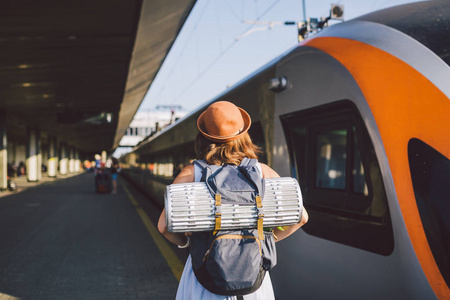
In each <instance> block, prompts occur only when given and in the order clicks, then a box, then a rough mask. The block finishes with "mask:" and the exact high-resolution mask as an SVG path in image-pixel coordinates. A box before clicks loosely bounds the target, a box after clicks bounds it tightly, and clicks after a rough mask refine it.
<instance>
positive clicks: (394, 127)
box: [303, 37, 450, 299]
mask: <svg viewBox="0 0 450 300" xmlns="http://www.w3.org/2000/svg"><path fill="white" fill-rule="evenodd" d="M303 45H307V46H310V47H314V48H317V49H320V50H322V51H324V52H326V53H328V54H330V55H331V56H333V57H334V58H335V59H337V60H338V61H339V62H341V63H342V64H343V65H344V66H345V67H346V68H347V69H348V70H349V71H350V73H351V74H352V75H353V77H354V78H355V80H356V82H357V83H358V85H359V87H360V88H361V90H362V92H363V94H364V96H365V98H366V100H367V102H368V104H369V107H370V108H371V110H372V113H373V115H374V118H375V121H376V122H377V126H378V129H379V131H380V135H381V138H382V140H383V144H384V147H385V151H386V155H387V158H388V161H389V165H390V168H391V172H392V176H393V180H394V184H395V188H396V193H397V197H398V200H399V204H400V208H401V211H402V214H403V217H404V220H405V224H406V228H407V230H408V234H409V236H410V238H411V241H412V244H413V246H414V249H415V251H416V254H417V257H418V259H419V262H420V264H421V266H422V268H423V270H424V273H425V275H426V277H427V278H428V281H429V283H430V285H431V287H432V288H433V291H434V292H435V293H436V295H437V296H438V297H439V298H442V299H450V290H449V288H448V287H447V285H446V283H445V281H444V279H443V277H442V275H441V273H440V271H439V269H438V267H437V265H436V262H435V260H434V257H433V255H432V252H431V250H430V247H429V245H428V242H427V238H426V236H425V232H424V229H423V225H422V222H421V219H420V215H419V211H418V208H417V204H416V201H415V197H414V191H413V186H412V182H411V175H410V171H409V162H408V153H407V151H408V150H407V147H408V142H409V140H410V139H411V138H414V137H415V138H419V139H421V140H423V141H424V142H426V143H427V144H429V145H430V146H432V147H434V148H435V149H436V150H438V151H439V152H441V153H442V154H443V155H445V156H446V157H447V158H450V147H449V145H450V135H449V132H450V125H449V124H450V122H449V116H450V101H449V99H448V98H447V97H446V96H445V95H444V94H443V93H442V92H441V91H440V90H438V89H437V88H436V87H435V86H434V85H433V84H432V83H431V82H430V81H429V80H428V79H427V78H425V77H424V76H423V75H422V74H420V73H419V72H418V71H417V70H415V69H413V68H412V67H411V66H409V65H408V64H406V63H405V62H403V61H401V60H400V59H398V58H396V57H395V56H393V55H391V54H389V53H386V52H385V51H383V50H380V49H378V48H376V47H373V46H370V45H368V44H365V43H361V42H358V41H355V40H349V39H345V38H337V37H318V38H315V39H311V40H307V41H305V42H304V43H303Z"/></svg>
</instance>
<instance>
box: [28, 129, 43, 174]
mask: <svg viewBox="0 0 450 300" xmlns="http://www.w3.org/2000/svg"><path fill="white" fill-rule="evenodd" d="M27 137H28V140H27V154H26V166H27V180H28V181H39V179H40V178H41V165H42V163H41V159H42V158H41V156H40V152H41V149H40V148H41V140H40V138H39V131H38V130H37V129H35V128H28V129H27Z"/></svg>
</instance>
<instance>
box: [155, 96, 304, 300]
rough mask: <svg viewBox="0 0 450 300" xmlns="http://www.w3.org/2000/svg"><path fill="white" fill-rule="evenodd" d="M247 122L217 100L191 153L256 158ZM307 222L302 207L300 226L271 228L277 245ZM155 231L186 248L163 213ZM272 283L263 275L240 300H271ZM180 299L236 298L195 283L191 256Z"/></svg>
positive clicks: (194, 170)
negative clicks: (255, 288) (218, 293)
mask: <svg viewBox="0 0 450 300" xmlns="http://www.w3.org/2000/svg"><path fill="white" fill-rule="evenodd" d="M250 125H251V119H250V116H249V115H248V113H247V112H246V111H244V110H243V109H241V108H239V107H237V106H235V105H234V104H233V103H231V102H227V101H219V102H215V103H213V104H211V105H210V106H209V107H208V108H207V109H206V110H205V111H204V112H203V113H202V114H201V115H200V117H199V118H198V120H197V127H198V129H199V130H200V133H199V134H198V135H197V139H196V141H195V150H196V153H197V157H198V159H204V160H206V161H207V162H208V164H210V165H222V164H234V165H239V164H240V163H241V161H242V160H243V159H244V158H245V157H247V158H258V157H257V152H259V149H258V147H257V146H255V145H254V144H253V143H252V141H251V139H250V136H249V135H248V133H247V131H248V129H249V128H250ZM258 169H259V171H260V173H261V174H262V177H264V178H273V177H279V175H278V174H277V173H276V172H275V171H274V170H272V169H271V168H270V167H269V166H267V165H265V164H262V163H258ZM200 178H201V169H200V167H198V166H197V165H189V166H187V167H185V168H183V170H181V172H180V173H179V174H178V176H177V177H176V178H175V180H174V182H173V183H188V182H196V181H200ZM307 221H308V214H307V212H306V210H305V209H304V208H303V216H302V220H301V221H300V223H298V224H296V225H292V226H289V227H285V228H284V230H283V231H282V230H280V229H278V228H275V229H274V235H275V236H276V237H277V242H278V241H280V240H282V239H284V238H286V237H287V236H289V235H291V234H292V233H294V232H295V231H296V230H297V229H299V228H300V227H301V226H302V225H303V224H305V223H306V222H307ZM158 229H159V231H160V232H161V233H162V234H163V235H164V236H165V237H166V238H167V239H168V240H169V241H171V242H172V243H174V244H176V245H178V247H179V248H187V247H189V244H190V238H189V236H190V233H186V234H181V233H172V232H168V231H167V225H166V215H165V210H163V212H162V213H161V216H160V218H159V222H158ZM274 298H275V297H274V294H273V289H272V283H271V281H270V276H269V274H268V273H267V274H266V276H265V278H264V281H263V284H262V285H261V287H260V288H259V289H258V290H257V291H256V292H254V293H252V294H248V295H245V296H244V299H255V300H256V299H274ZM176 299H180V300H188V299H193V300H194V299H195V300H196V299H202V300H205V299H206V300H209V299H211V300H213V299H214V300H216V299H236V296H221V295H216V294H212V293H211V292H209V291H208V290H206V289H205V288H203V286H202V285H201V284H200V283H199V282H198V281H197V279H196V278H195V275H194V272H193V270H192V263H191V257H190V256H189V257H188V260H187V262H186V265H185V268H184V271H183V275H182V277H181V280H180V285H179V287H178V291H177V298H176Z"/></svg>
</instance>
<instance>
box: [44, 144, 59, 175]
mask: <svg viewBox="0 0 450 300" xmlns="http://www.w3.org/2000/svg"><path fill="white" fill-rule="evenodd" d="M57 173H58V147H57V144H56V138H55V137H49V138H48V162H47V175H48V177H56V174H57Z"/></svg>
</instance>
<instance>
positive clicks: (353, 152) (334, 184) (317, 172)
mask: <svg viewBox="0 0 450 300" xmlns="http://www.w3.org/2000/svg"><path fill="white" fill-rule="evenodd" d="M280 119H281V122H282V124H283V129H284V133H285V135H286V140H287V144H288V150H289V155H290V158H291V159H290V164H291V166H290V167H291V170H292V174H293V177H296V178H298V179H299V183H300V187H301V188H302V193H303V199H304V201H305V206H306V207H307V209H308V212H309V213H310V215H311V218H310V221H309V222H308V226H305V227H304V230H305V231H306V232H307V233H309V234H311V235H315V236H318V237H321V238H324V239H328V240H331V241H335V242H338V243H342V244H346V245H349V246H353V247H357V248H360V249H364V250H367V251H372V252H375V253H379V254H382V255H389V254H390V253H392V251H393V248H394V241H393V233H392V224H391V220H390V214H389V207H388V204H387V197H386V192H385V189H384V185H383V180H382V177H381V171H380V167H379V164H378V160H377V157H376V155H375V150H374V147H373V144H372V142H371V139H370V136H369V134H368V132H367V130H366V128H365V125H364V122H363V121H362V119H361V116H360V114H359V111H358V110H357V108H356V107H355V106H354V105H353V104H352V103H351V102H350V101H341V102H336V103H333V104H328V105H324V106H321V107H316V108H313V109H307V110H304V111H298V112H294V113H290V114H288V115H284V116H280Z"/></svg>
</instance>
